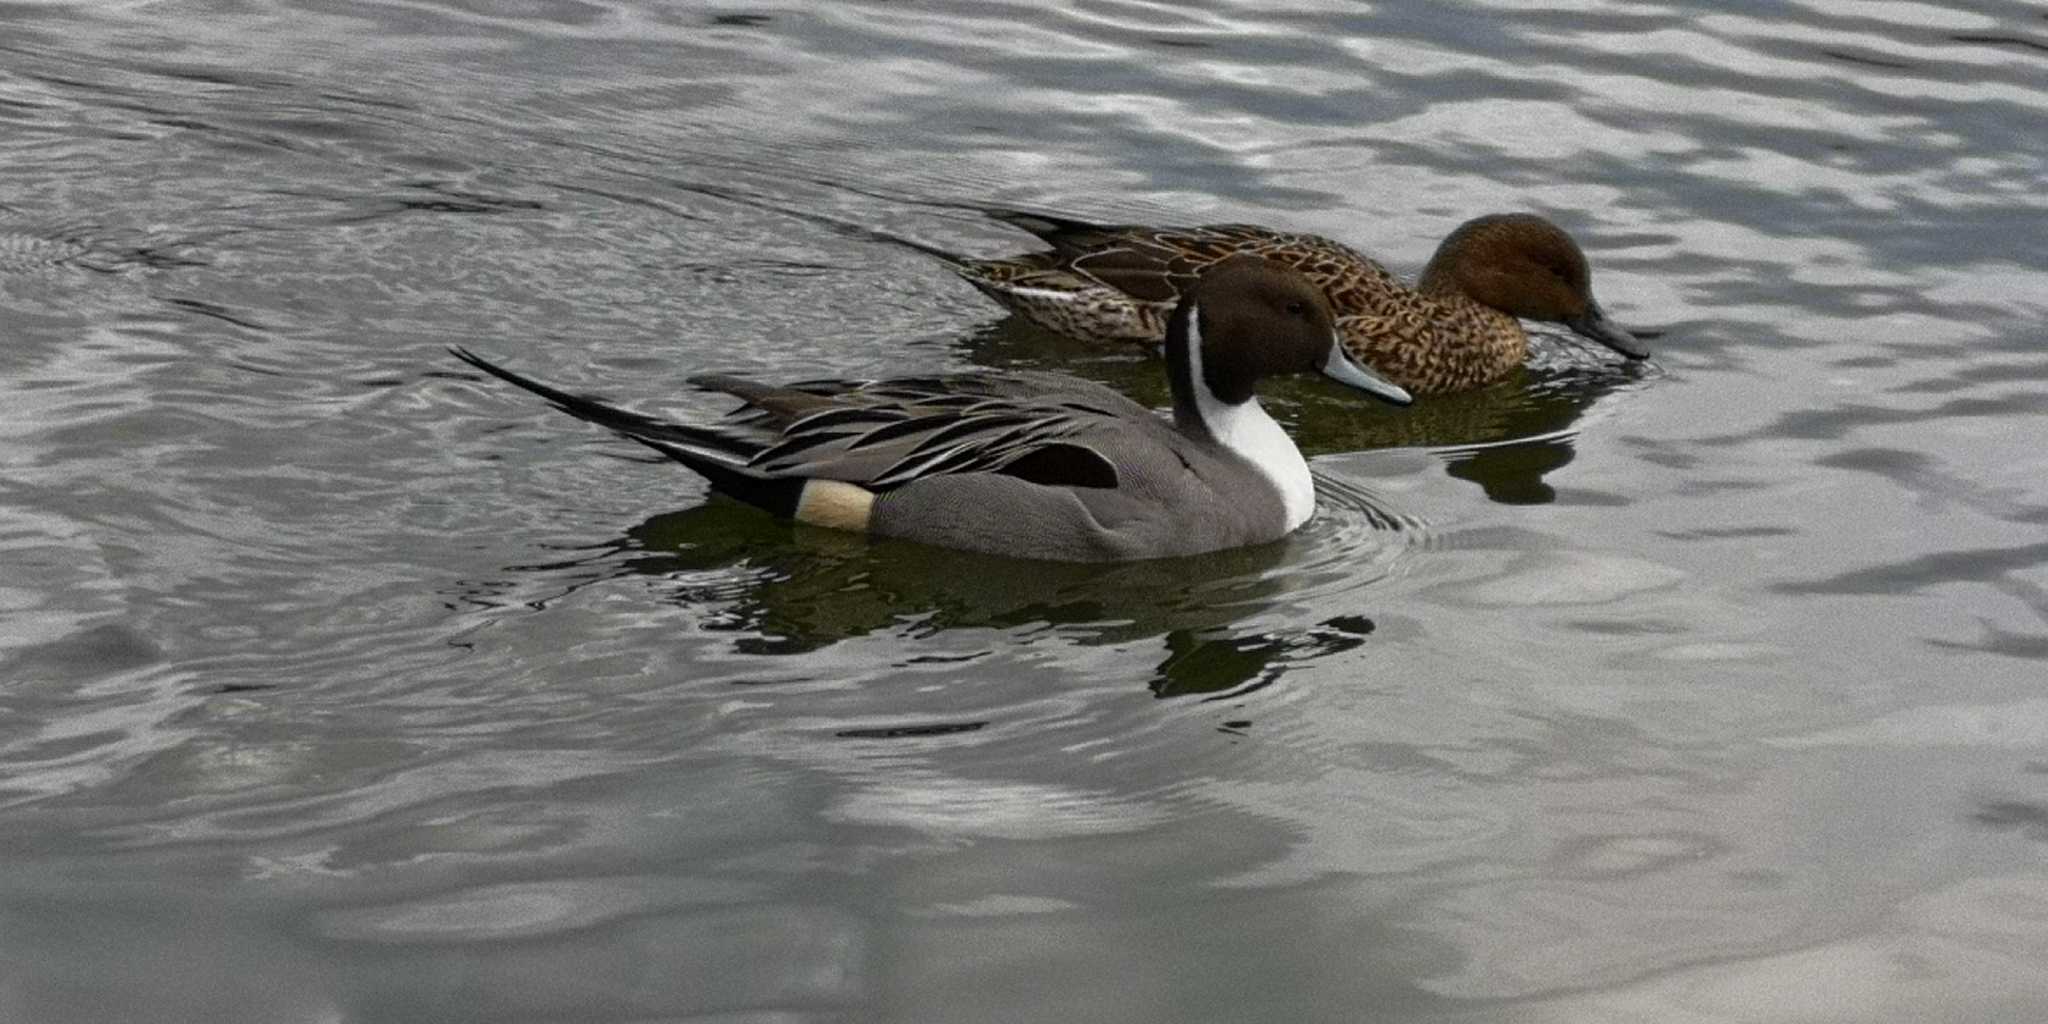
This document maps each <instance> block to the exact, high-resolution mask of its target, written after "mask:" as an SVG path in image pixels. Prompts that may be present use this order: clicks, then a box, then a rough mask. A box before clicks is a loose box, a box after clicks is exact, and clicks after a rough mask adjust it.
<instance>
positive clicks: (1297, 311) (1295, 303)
mask: <svg viewBox="0 0 2048 1024" xmlns="http://www.w3.org/2000/svg"><path fill="white" fill-rule="evenodd" d="M1306 312H1308V304H1307V303H1304V302H1302V301H1301V300H1300V299H1289V300H1287V315H1288V316H1300V315H1302V314H1303V313H1306Z"/></svg>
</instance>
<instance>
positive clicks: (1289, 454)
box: [1188, 310, 1316, 533]
mask: <svg viewBox="0 0 2048 1024" xmlns="http://www.w3.org/2000/svg"><path fill="white" fill-rule="evenodd" d="M1200 320H1201V317H1200V316H1199V315H1196V313H1195V311H1192V310H1190V311H1189V316H1188V373H1189V374H1190V376H1191V377H1192V380H1191V381H1190V383H1192V384H1193V385H1194V389H1195V411H1196V413H1197V414H1199V415H1200V416H1201V417H1202V424H1203V425H1204V426H1206V427H1208V428H1209V433H1210V434H1211V435H1212V436H1214V437H1215V438H1216V440H1217V441H1218V442H1219V443H1221V444H1222V445H1223V447H1225V448H1228V449H1230V450H1231V451H1232V452H1235V453H1236V454H1237V455H1238V457H1240V458H1242V459H1244V460H1245V461H1246V462H1249V463H1251V464H1252V466H1253V468H1255V469H1257V470H1258V471H1259V472H1260V473H1262V474H1264V475H1265V477H1266V479H1268V480H1270V481H1272V483H1273V486H1274V487H1275V488H1277V489H1278V490H1279V491H1280V501H1281V504H1282V505H1283V506H1284V507H1285V508H1286V509H1287V531H1288V532H1290V533H1292V532H1293V531H1294V529H1295V528H1296V527H1299V526H1300V525H1301V524H1303V523H1306V522H1308V520H1309V517H1310V516H1312V515H1314V514H1315V511H1316V482H1315V478H1314V477H1311V476H1309V473H1308V462H1307V460H1305V459H1303V458H1302V457H1301V449H1299V448H1296V447H1295V446H1294V439H1293V438H1291V437H1288V436H1287V431H1285V430H1282V429H1280V424H1278V423H1276V422H1274V421H1273V417H1271V416H1268V415H1266V410H1265V409H1264V408H1263V407H1261V406H1260V405H1259V399H1258V396H1256V395H1254V396H1253V397H1251V398H1249V399H1246V400H1245V401H1243V402H1241V403H1239V404H1237V405H1231V404H1229V403H1226V402H1224V401H1223V400H1222V399H1220V398H1217V397H1216V396H1215V394H1213V393H1212V392H1210V390H1209V379H1208V377H1207V376H1206V375H1205V374H1204V373H1203V372H1202V331H1201V327H1200Z"/></svg>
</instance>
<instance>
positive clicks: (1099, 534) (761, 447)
mask: <svg viewBox="0 0 2048 1024" xmlns="http://www.w3.org/2000/svg"><path fill="white" fill-rule="evenodd" d="M1185 291H1186V293H1185V295H1184V296H1183V297H1182V299H1181V301H1180V302H1179V304H1178V306H1177V307H1176V309H1175V310H1174V312H1173V313H1172V315H1171V316H1169V317H1168V320H1167V324H1166V327H1165V334H1166V370H1167V375H1168V378H1169V383H1170V385H1171V387H1172V391H1173V416H1172V418H1171V419H1170V420H1169V419H1166V418H1164V417H1161V416H1159V415H1157V414H1155V413H1153V412H1152V411H1151V410H1148V409H1146V408H1145V407H1143V406H1141V405H1139V404H1137V403H1136V402H1133V401H1131V400H1130V399H1127V398H1125V397H1123V396H1122V395H1120V394H1118V393H1116V392H1115V391H1112V390H1110V389H1109V388H1107V387H1104V386H1102V385H1100V384H1095V383H1092V382H1089V381H1084V380H1079V379H1077V378H1073V377H1067V376H1062V375H1059V374H1052V373H1042V372H1025V373H996V372H981V373H970V374H962V375H957V376H948V377H913V378H900V379H895V380H881V381H861V382H857V381H806V382H803V383H798V384H791V385H787V386H773V385H767V384H758V383H755V382H753V381H749V380H742V379H739V378H735V377H726V376H708V377H696V378H692V380H691V383H692V384H694V385H696V386H697V387H700V388H704V389H706V390H710V391H717V392H723V393H725V394H728V395H731V396H733V397H736V398H739V399H740V400H741V401H742V402H744V403H745V404H744V405H742V406H741V407H740V408H739V409H737V410H735V411H734V412H733V413H731V414H729V415H728V416H727V417H726V418H725V419H724V420H722V421H719V422H717V423H714V424H711V425H708V426H695V425H688V424H682V423H672V422H666V421H663V420H657V419H654V418H651V417H647V416H642V415H640V414H638V413H634V412H629V411H627V410H625V409H620V408H617V407H614V406H611V405H607V404H605V403H603V402H599V401H596V400H594V399H591V398H585V397H580V396H577V395H572V394H568V393H567V392H563V391H560V390H557V389H555V388H552V387H549V386H547V385H545V384H541V383H539V382H537V381H534V380H531V379H528V378H526V377H524V376H521V375H519V374H516V373H513V372H512V371H510V370H506V369H503V368H501V367H498V366H495V365H493V364H491V363H489V362H487V361H485V360H484V359H482V358H480V357H478V356H477V355H475V354H474V353H471V352H468V351H465V350H461V349H456V350H454V352H455V354H456V355H457V356H458V357H460V358H461V359H463V360H464V361H466V362H468V363H469V364H470V365H472V366H475V367H476V368H478V369H480V370H483V371H485V372H487V373H490V374H493V375H495V376H497V377H499V378H502V379H504V380H506V381H509V382H510V383H513V384H516V385H518V386H519V387H522V388H525V389H526V390H528V391H531V392H533V393H535V394H537V395H539V396H541V397H542V398H545V399H547V400H548V401H550V402H552V403H554V405H555V406H556V408H559V409H561V410H562V411H564V412H567V413H569V414H570V415H572V416H576V417H579V418H581V419H585V420H588V421H590V422H592V423H595V424H598V425H599V426H603V427H609V428H611V429H612V430H615V431H617V432H619V433H620V434H623V435H625V436H626V437H629V438H631V439H633V440H635V441H639V442H640V443H642V444H645V445H647V446H648V447H650V448H653V449H654V450H656V451H658V452H661V453H662V454H664V455H667V456H669V457H670V458H672V459H675V460H676V461H677V462H680V463H682V464H683V465H685V466H687V467H689V468H690V469H692V470H695V471H696V472H697V473H698V474H699V475H701V476H703V477H704V478H705V479H706V480H708V481H710V483H711V488H712V490H714V491H719V492H723V493H725V494H727V495H730V496H732V497H734V498H738V499H739V500H741V501H745V502H747V503H749V504H752V505H757V506H759V507H761V508H764V509H767V510H768V511H770V512H773V513H776V514H778V515H782V516H786V517H789V518H793V519H795V520H797V521H799V522H804V523H810V524H813V525H817V526H827V527H836V528H840V529H846V530H855V531H862V532H866V533H871V534H876V535H879V536H885V537H898V538H903V539H906V540H913V541H921V542H923V543H927V544H935V545H939V546H942V547H950V548H960V549H966V550H971V551H981V552H988V553H992V554H999V555H1012V556H1017V557H1023V558H1039V559H1053V560H1059V561H1084V562H1095V561H1120V560H1129V559H1141V558H1159V557H1165V556H1173V555H1192V554H1198V553H1201V552H1205V551H1215V550H1219V549H1223V548H1231V547H1239V546H1243V545H1249V544H1259V543H1264V542H1266V541H1271V540H1277V539H1278V538H1280V537H1282V536H1285V535H1286V534H1287V533H1289V532H1290V531H1292V530H1294V529H1295V528H1296V527H1298V526H1300V525H1301V524H1302V523H1304V522H1306V521H1307V520H1308V518H1309V515H1310V514H1311V512H1313V510H1314V507H1315V484H1314V483H1313V481H1312V480H1311V479H1310V477H1309V470H1308V463H1307V462H1305V461H1304V460H1303V459H1302V457H1301V452H1300V450H1299V449H1297V448H1295V446H1294V442H1293V441H1292V440H1290V439H1289V438H1288V437H1287V434H1286V433H1285V432H1284V431H1282V430H1281V428H1280V425H1279V424H1278V423H1275V422H1274V421H1273V419H1272V417H1270V416H1268V415H1267V414H1266V412H1265V410H1263V409H1262V408H1260V406H1259V400H1258V398H1257V396H1256V395H1255V394H1254V392H1253V386H1254V385H1256V384H1257V383H1258V381H1259V380H1260V379H1261V378H1263V377H1269V376H1273V375H1276V374H1285V373H1305V372H1309V371H1317V372H1320V373H1322V374H1324V375H1325V376H1328V377H1330V378H1332V379H1334V380H1336V381H1338V382H1339V383H1342V384H1347V385H1349V386H1351V387H1354V388H1357V389H1359V390H1360V391H1364V392H1366V393H1368V394H1371V395H1374V396H1377V397H1379V398H1381V399H1383V400H1386V401H1389V402H1392V403H1395V404H1406V403H1407V402H1408V400H1409V397H1408V394H1407V392H1406V391H1404V390H1402V389H1401V388H1400V387H1398V386H1396V385H1394V384H1392V383H1389V382H1388V381H1386V380H1385V379H1383V378H1381V377H1380V376H1379V375H1377V374H1375V373H1373V372H1371V371H1369V370H1365V369H1362V368H1360V367H1359V366H1358V365H1357V364H1356V363H1354V362H1353V361H1352V360H1351V359H1350V357H1349V356H1348V355H1346V353H1345V350H1344V348H1343V346H1342V345H1340V344H1339V343H1338V340H1337V334H1336V328H1335V324H1334V322H1333V318H1332V316H1331V314H1330V308H1329V306H1328V304H1327V303H1326V302H1325V301H1324V299H1323V296H1322V292H1321V290H1320V289H1318V288H1316V287H1315V286H1314V285H1313V284H1310V283H1309V281H1308V280H1307V279H1306V278H1304V277H1302V276H1301V275H1300V274H1298V273H1296V272H1294V271H1292V270H1289V269H1287V268H1286V267H1283V266H1280V265H1278V264H1274V263H1269V262H1267V261H1265V260H1262V259H1257V258H1254V257H1244V258H1240V259H1232V260H1226V261H1223V262H1221V263H1218V264H1217V265H1216V266H1214V267H1213V268H1211V269H1209V270H1208V271H1207V272H1205V273H1203V274H1202V275H1201V276H1200V278H1199V279H1198V280H1196V281H1195V282H1194V283H1193V284H1192V285H1191V286H1190V287H1188V288H1187V289H1186V290H1185Z"/></svg>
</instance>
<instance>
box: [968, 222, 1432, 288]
mask: <svg viewBox="0 0 2048 1024" xmlns="http://www.w3.org/2000/svg"><path fill="white" fill-rule="evenodd" d="M990 216H993V217H995V218H996V219H998V220H1001V221H1003V222H1004V223H1007V224H1012V225H1015V226H1017V227H1020V228H1023V229H1024V230H1026V231H1029V232H1031V233H1032V234H1034V235H1037V236H1038V238H1039V239H1040V240H1041V241H1043V242H1045V243H1046V244H1047V245H1049V246H1051V247H1052V251H1051V252H1045V253H1032V254H1028V255H1024V256H1017V257H1012V258H1010V259H1008V260H991V261H982V262H983V263H984V264H987V265H990V266H992V267H993V268H994V271H993V272H995V273H999V274H1001V275H1005V276H1007V278H1008V281H1007V282H1006V283H1010V284H1013V285H1021V286H1032V285H1040V286H1063V287H1071V282H1070V281H1069V280H1068V278H1078V279H1080V280H1081V281H1082V282H1085V283H1092V284H1096V285H1101V286H1103V287H1107V288H1111V289H1114V290H1116V291H1119V292H1122V293H1124V294H1126V295H1129V296H1131V297H1132V298H1134V299H1137V300H1139V301H1141V302H1161V303H1172V302H1177V301H1179V299H1180V297H1181V296H1182V295H1183V294H1184V293H1185V292H1186V291H1187V289H1188V288H1190V287H1192V286H1193V284H1194V281H1195V279H1196V278H1198V277H1200V276H1201V274H1202V272H1203V271H1205V270H1207V269H1209V268H1210V267H1211V266H1214V265H1215V264H1217V263H1220V262H1222V261H1224V260H1226V259H1229V258H1231V257H1233V256H1247V255H1248V256H1259V257H1263V258H1265V259H1269V260H1273V261H1275V262H1277V263H1282V264H1285V265H1287V266H1289V267H1292V268H1294V269H1295V270H1299V271H1301V272H1302V273H1304V274H1306V275H1307V276H1308V277H1309V279H1310V280H1312V281H1314V282H1316V283H1317V284H1319V285H1321V286H1323V288H1325V289H1326V290H1328V291H1329V292H1330V298H1331V301H1332V303H1333V304H1334V305H1336V306H1337V308H1338V309H1340V310H1342V309H1345V308H1365V307H1363V306H1352V305H1351V303H1352V302H1354V301H1356V300H1353V299H1350V298H1349V296H1348V294H1347V293H1348V292H1350V291H1353V290H1360V289H1363V290H1366V291H1371V292H1378V291H1381V290H1384V289H1385V287H1386V286H1387V285H1398V284H1399V282H1398V280H1397V279H1396V278H1395V277H1394V276H1393V275H1392V274H1390V273H1388V272H1387V270H1386V268H1385V267H1382V266H1380V264H1379V263H1377V262H1376V261H1374V260H1373V259H1372V258H1370V257H1368V256H1366V255H1365V254H1364V253H1361V252H1359V251H1358V250H1356V249H1353V248H1351V247H1350V246H1347V245H1344V244H1343V243H1341V242H1336V241H1332V240H1331V239H1328V238H1324V237H1322V236H1320V235H1310V234H1301V233H1296V232H1288V231H1274V230H1272V229H1271V228H1263V227H1260V226H1258V225H1256V224H1209V225H1205V226H1202V227H1144V226H1140V225H1134V224H1092V223H1089V222H1087V221H1079V220H1072V219H1069V218H1064V217H1052V216H1047V215H1044V214H1035V213H1026V212H1023V211H1010V210H1005V211H990Z"/></svg>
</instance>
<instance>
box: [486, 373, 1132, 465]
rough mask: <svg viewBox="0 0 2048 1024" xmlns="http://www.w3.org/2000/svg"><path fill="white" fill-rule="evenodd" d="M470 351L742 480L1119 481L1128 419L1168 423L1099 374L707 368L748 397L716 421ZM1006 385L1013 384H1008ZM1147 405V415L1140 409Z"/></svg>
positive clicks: (511, 376)
mask: <svg viewBox="0 0 2048 1024" xmlns="http://www.w3.org/2000/svg"><path fill="white" fill-rule="evenodd" d="M454 351H455V355H456V356H457V357H458V358H460V359H462V360H463V361H464V362H466V363H468V364H470V365H471V366H474V367H476V368H477V369H480V370H483V371H484V372H486V373H489V374H491V375H492V376H495V377H497V378H499V379H501V380H504V381H506V382H508V383H511V384H514V385H517V386H518V387H520V388H523V389H525V390H527V391H531V392H533V393H534V394H537V395H539V396H541V397H542V398H545V399H547V400H548V401H549V402H550V403H552V404H553V405H554V406H555V407H556V408H558V409H560V410H562V411H563V412H566V413H568V414H570V415H572V416H575V417H576V418H578V419H581V420H585V421H588V422H591V423H595V424H597V425H599V426H602V427H607V428H609V429H611V430H614V431H616V432H618V433H619V434H622V435H624V436H626V437H628V438H631V439H633V440H635V441H638V442H640V443H641V444H644V445H647V446H648V447H650V448H653V449H654V450H656V451H658V452H661V453H662V454H664V455H667V456H669V457H670V458H673V459H675V460H676V461H678V462H681V463H683V464H684V465H686V466H689V467H691V468H692V469H696V470H698V471H699V472H701V473H705V474H706V475H707V476H711V477H712V478H713V482H714V483H716V484H721V485H723V486H728V487H729V486H732V482H733V480H734V475H735V474H737V475H741V476H745V477H749V478H753V479H755V480H769V479H777V478H781V479H791V478H794V479H823V480H839V481H844V482H846V483H853V484H859V485H861V486H863V487H866V488H867V489H869V490H872V491H886V490H890V489H893V488H896V487H900V486H902V485H904V484H906V483H909V482H910V481H912V480H918V479H922V478H924V477H929V476H936V475H941V474H948V473H998V474H1002V475H1006V476H1013V477H1018V478H1020V479H1025V480H1031V481H1034V482H1037V483H1043V484H1050V485H1055V486H1067V487H1114V486H1116V483H1117V471H1116V465H1115V463H1114V462H1112V461H1111V460H1110V459H1109V458H1108V457H1106V456H1105V455H1104V454H1103V453H1102V451H1101V442H1102V441H1103V439H1104V438H1106V437H1109V436H1111V435H1114V434H1117V433H1119V432H1120V431H1123V430H1127V429H1131V427H1132V425H1133V424H1134V423H1135V424H1137V427H1138V429H1144V428H1146V427H1154V428H1156V427H1159V426H1163V423H1164V421H1161V420H1158V419H1157V418H1156V417H1154V416H1153V415H1152V414H1151V413H1149V412H1147V411H1145V410H1144V409H1142V408H1141V407H1139V406H1137V405H1136V403H1133V402H1130V401H1129V400H1128V399H1124V398H1122V397H1121V396H1119V395H1116V394H1115V392H1112V391H1109V390H1108V389H1107V388H1103V387H1101V386H1100V385H1093V384H1089V383H1087V382H1085V381H1077V380H1072V379H1064V378H1058V377H1055V376H1053V375H1050V374H1038V375H1033V374H1020V375H1015V376H1010V375H999V374H962V375H955V376H946V377H927V378H897V379H892V380H877V381H807V382H804V383H802V384H798V385H793V386H775V385H766V384H760V383H756V382H753V381H748V380H745V379H742V378H734V377H700V378H696V379H695V380H693V381H692V383H693V384H696V385H697V386H698V387H702V388H705V389H708V390H713V391H719V392H723V393H725V394H730V395H733V396H734V397H737V398H740V399H741V400H742V401H744V402H746V403H747V404H746V405H745V406H744V407H743V408H742V409H741V411H740V412H739V413H738V414H737V415H734V416H728V417H727V418H726V419H724V420H721V421H719V422H717V423H714V424H709V425H702V426H700V425H695V424H687V423H676V422H672V421H668V420H663V419H659V418H656V417H652V416H647V415H644V414H642V413H637V412H633V411H632V410H629V409H623V408H620V407H618V406H615V405H612V404H610V403H608V402H604V401H602V400H600V399H596V398H593V397H590V396H587V395H576V394H571V393H569V392H566V391H563V390H561V389H559V388H555V387H552V386H549V385H547V384H543V383H541V382H539V381H536V380H534V379H532V378H530V377H527V376H525V375H523V374H519V373H515V372H513V371H511V370H507V369H505V368H504V367H501V366H498V365H496V364H494V363H491V362H490V361H488V360H486V359H484V358H483V357H481V356H478V355H476V354H475V353H473V352H469V351H466V350H461V349H457V350H454ZM1004 391H1007V392H1009V394H1008V395H1007V396H1006V395H1003V394H999V393H996V392H1004ZM1134 411H1135V415H1137V416H1138V417H1140V418H1139V419H1136V420H1133V419H1132V416H1133V415H1134Z"/></svg>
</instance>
